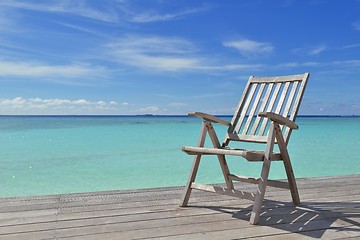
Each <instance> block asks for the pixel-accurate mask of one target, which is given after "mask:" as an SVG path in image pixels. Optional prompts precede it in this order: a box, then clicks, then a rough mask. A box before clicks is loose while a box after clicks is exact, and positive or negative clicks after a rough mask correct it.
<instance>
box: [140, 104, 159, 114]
mask: <svg viewBox="0 0 360 240" xmlns="http://www.w3.org/2000/svg"><path fill="white" fill-rule="evenodd" d="M159 110H160V109H159V107H158V106H155V105H151V106H147V107H143V108H140V109H139V111H140V112H143V113H156V112H159Z"/></svg>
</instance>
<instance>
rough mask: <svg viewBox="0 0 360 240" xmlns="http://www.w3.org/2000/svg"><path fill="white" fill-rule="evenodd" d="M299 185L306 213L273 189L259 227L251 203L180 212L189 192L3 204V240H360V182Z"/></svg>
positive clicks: (215, 198) (214, 200)
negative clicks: (184, 194) (251, 218)
mask: <svg viewBox="0 0 360 240" xmlns="http://www.w3.org/2000/svg"><path fill="white" fill-rule="evenodd" d="M297 181H298V186H299V191H300V199H301V201H302V205H301V207H299V208H294V207H293V206H292V204H291V196H290V194H289V192H288V191H286V190H283V189H276V188H268V191H267V193H266V199H268V200H266V201H265V203H264V208H263V211H262V216H261V218H260V219H261V220H260V223H259V225H258V226H252V225H250V224H249V223H248V219H249V216H250V215H249V213H250V211H251V207H252V202H250V201H247V200H239V199H235V198H232V197H226V196H220V195H214V194H209V193H205V192H198V191H194V194H193V195H192V196H191V198H190V203H189V204H190V206H189V207H187V208H178V206H177V204H178V203H179V200H180V196H181V190H182V188H181V187H171V188H157V189H143V190H126V191H106V192H94V193H79V194H62V195H48V196H33V197H17V198H3V199H0V239H74V238H76V239H100V238H107V239H244V238H249V239H251V238H253V239H269V240H271V239H321V238H326V239H342V238H343V239H346V238H360V175H348V176H338V177H320V178H305V179H298V180H297ZM243 186H244V187H243V188H242V189H245V190H247V189H250V188H251V187H253V185H249V184H243Z"/></svg>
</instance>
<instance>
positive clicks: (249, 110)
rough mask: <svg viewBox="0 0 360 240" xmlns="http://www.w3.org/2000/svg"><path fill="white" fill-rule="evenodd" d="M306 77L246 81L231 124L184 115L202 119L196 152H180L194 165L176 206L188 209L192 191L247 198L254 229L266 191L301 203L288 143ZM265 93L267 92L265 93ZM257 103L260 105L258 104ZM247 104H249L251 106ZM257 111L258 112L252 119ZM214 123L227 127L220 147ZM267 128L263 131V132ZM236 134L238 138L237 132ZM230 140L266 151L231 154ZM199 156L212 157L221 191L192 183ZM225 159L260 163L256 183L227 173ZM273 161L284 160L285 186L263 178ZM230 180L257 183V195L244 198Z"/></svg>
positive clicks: (201, 115)
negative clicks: (280, 192)
mask: <svg viewBox="0 0 360 240" xmlns="http://www.w3.org/2000/svg"><path fill="white" fill-rule="evenodd" d="M308 78H309V73H305V74H299V75H290V76H277V77H254V76H251V77H250V78H249V81H248V83H247V85H246V87H245V90H244V93H243V95H242V97H241V99H240V103H239V106H238V108H237V111H236V112H235V114H234V116H233V118H232V121H231V122H228V121H225V120H223V119H220V118H218V117H215V116H212V115H209V114H206V113H201V112H191V113H189V116H195V117H198V118H202V119H203V122H202V125H201V130H200V135H199V139H198V144H197V147H183V148H182V150H183V151H184V152H186V153H187V154H190V155H194V160H193V164H192V167H191V170H190V176H189V178H188V182H187V184H186V186H185V189H184V193H183V196H182V198H181V202H180V206H181V207H185V206H187V204H188V202H189V199H190V194H191V191H192V189H197V190H202V191H207V192H213V193H219V194H223V195H229V196H234V197H238V198H243V199H248V200H251V201H254V205H253V208H252V212H251V216H250V224H257V223H258V221H259V217H260V213H261V207H262V204H263V200H264V196H265V191H266V187H267V186H272V187H278V188H285V189H289V190H290V192H291V196H292V201H293V203H294V205H295V206H298V205H299V204H300V198H299V193H298V189H297V185H296V180H295V176H294V172H293V168H292V165H291V162H290V157H289V153H288V150H287V144H288V141H289V138H290V134H291V132H292V130H294V129H298V126H297V125H296V124H295V119H296V116H297V113H298V110H299V106H300V103H301V100H302V97H303V94H304V91H305V88H306V85H307V81H308ZM266 88H267V90H266V91H265V89H266ZM280 92H281V94H280ZM261 99H262V100H263V102H262V103H261V104H260V102H261ZM251 104H253V105H252V106H250V105H251ZM275 105H277V106H275ZM275 107H276V108H275ZM257 110H258V113H257V115H256V111H257ZM246 118H247V119H246ZM268 121H269V122H270V123H268ZM213 123H217V124H221V125H225V126H228V131H227V133H226V136H225V139H224V141H223V143H222V144H221V143H220V141H219V138H218V137H217V134H216V132H215V130H214V127H213ZM254 125H255V126H254ZM251 127H252V129H251ZM254 128H255V129H254ZM266 129H268V131H267V133H266ZM241 131H242V133H240V132H241ZM207 135H208V136H209V137H210V139H211V142H212V145H213V148H207V147H204V144H205V139H206V136H207ZM231 141H239V142H253V143H265V144H266V146H265V150H264V151H255V150H244V149H231V148H229V147H228V144H229V143H230V142H231ZM275 144H277V145H278V148H279V150H280V153H275V152H274V151H273V150H274V146H275ZM202 155H216V156H217V158H218V161H219V163H220V167H221V170H222V173H223V176H224V179H225V184H226V187H221V186H219V185H208V184H199V183H195V179H196V175H197V172H198V168H199V164H200V160H201V157H202ZM225 155H234V156H241V157H243V158H245V159H246V160H248V161H262V162H263V164H262V169H261V175H260V178H258V179H255V178H252V177H243V176H237V175H234V174H231V173H230V171H229V167H228V165H227V162H226V158H225ZM272 161H283V164H284V168H285V171H286V175H287V180H288V181H287V182H284V181H277V180H269V179H268V177H269V171H270V165H271V162H272ZM233 181H241V182H247V183H254V184H257V185H258V187H257V191H256V192H255V193H249V192H245V191H241V190H236V189H235V188H234V184H233Z"/></svg>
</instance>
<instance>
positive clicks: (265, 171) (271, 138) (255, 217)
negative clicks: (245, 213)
mask: <svg viewBox="0 0 360 240" xmlns="http://www.w3.org/2000/svg"><path fill="white" fill-rule="evenodd" d="M274 142H275V125H274V123H273V122H272V123H271V124H270V129H269V134H268V139H267V145H266V150H265V156H264V161H263V166H262V169H261V176H260V181H259V185H258V189H257V193H256V196H255V201H254V206H253V209H252V212H251V216H250V224H257V223H258V222H259V218H260V211H261V207H262V204H263V200H264V196H265V191H266V185H267V182H268V178H269V171H270V164H271V159H270V156H271V154H272V152H273V149H274Z"/></svg>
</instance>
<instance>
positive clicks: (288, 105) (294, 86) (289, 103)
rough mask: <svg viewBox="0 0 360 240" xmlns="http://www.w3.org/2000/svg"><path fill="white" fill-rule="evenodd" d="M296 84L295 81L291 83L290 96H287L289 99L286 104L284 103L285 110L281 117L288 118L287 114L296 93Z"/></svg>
mask: <svg viewBox="0 0 360 240" xmlns="http://www.w3.org/2000/svg"><path fill="white" fill-rule="evenodd" d="M298 84H299V82H298V81H296V82H294V83H293V85H292V87H291V90H290V94H289V98H288V100H287V103H286V106H285V109H284V112H283V114H282V116H283V117H286V118H287V117H288V115H289V112H290V109H291V106H292V103H293V102H294V97H295V93H296V89H297V87H298Z"/></svg>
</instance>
